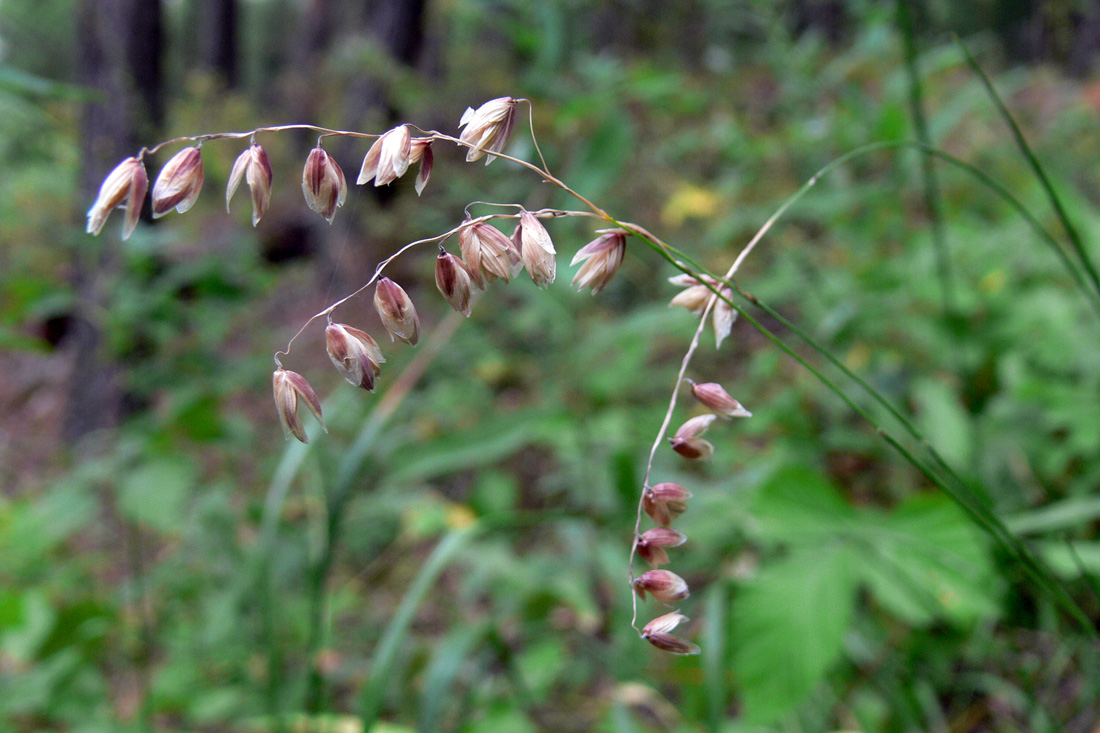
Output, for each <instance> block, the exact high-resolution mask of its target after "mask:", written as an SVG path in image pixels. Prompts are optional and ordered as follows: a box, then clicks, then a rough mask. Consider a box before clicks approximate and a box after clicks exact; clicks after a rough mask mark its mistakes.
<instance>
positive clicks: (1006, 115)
mask: <svg viewBox="0 0 1100 733" xmlns="http://www.w3.org/2000/svg"><path fill="white" fill-rule="evenodd" d="M955 43H956V44H958V46H959V49H960V50H961V51H962V53H963V56H965V57H966V62H967V63H968V64H970V68H972V69H973V70H974V73H976V74H977V75H978V78H979V79H980V80H981V82H982V86H983V87H985V90H986V92H987V93H988V94H989V98H990V99H991V100H992V101H993V105H994V106H995V107H996V108H997V112H999V113H1000V115H1001V118H1002V119H1004V121H1005V123H1006V124H1007V125H1008V127H1009V129H1010V130H1011V131H1012V137H1013V139H1015V141H1016V147H1018V148H1019V149H1020V153H1021V154H1022V155H1023V156H1024V158H1025V159H1026V160H1027V162H1028V164H1029V165H1030V166H1031V169H1032V170H1033V171H1034V172H1035V176H1036V178H1038V179H1039V183H1041V184H1042V186H1043V190H1044V191H1045V192H1046V195H1047V198H1048V199H1050V204H1051V206H1053V207H1054V213H1055V214H1057V215H1058V220H1059V221H1061V222H1062V228H1063V229H1065V230H1066V234H1067V235H1068V236H1069V240H1070V243H1071V244H1072V245H1073V250H1074V252H1075V253H1076V254H1077V259H1079V260H1080V261H1081V265H1082V266H1083V267H1084V268H1085V271H1086V272H1087V273H1088V275H1089V279H1090V280H1091V281H1092V287H1093V288H1095V290H1096V292H1097V293H1100V274H1098V273H1097V271H1096V268H1095V267H1094V266H1093V264H1092V260H1091V259H1090V258H1089V256H1088V253H1087V252H1086V251H1085V244H1084V241H1083V240H1082V239H1081V234H1080V233H1079V232H1078V231H1077V227H1075V226H1074V225H1073V222H1072V221H1070V218H1069V215H1068V214H1067V213H1066V209H1065V207H1064V206H1063V205H1062V199H1061V197H1060V196H1059V195H1058V193H1057V192H1056V191H1055V190H1054V186H1053V184H1051V182H1050V179H1049V178H1048V177H1047V174H1046V171H1045V170H1044V169H1043V166H1042V164H1041V163H1040V162H1039V159H1038V158H1037V157H1036V156H1035V153H1034V152H1033V151H1032V149H1031V146H1030V145H1028V143H1027V140H1026V139H1025V138H1024V134H1023V132H1021V130H1020V126H1019V125H1017V124H1016V120H1015V119H1014V118H1013V117H1012V113H1011V112H1009V111H1008V107H1007V106H1005V103H1004V100H1002V99H1001V96H1000V95H999V94H997V90H996V89H995V88H994V87H993V82H992V81H991V80H990V78H989V76H987V75H986V73H985V71H983V70H982V67H981V66H980V65H979V64H978V62H977V60H975V58H974V57H973V56H972V55H971V53H970V49H968V48H967V47H966V44H965V43H963V42H962V39H960V38H959V37H958V36H956V37H955Z"/></svg>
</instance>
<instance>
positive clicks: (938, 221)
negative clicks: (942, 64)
mask: <svg viewBox="0 0 1100 733" xmlns="http://www.w3.org/2000/svg"><path fill="white" fill-rule="evenodd" d="M897 5H898V25H899V26H901V35H902V39H903V41H904V43H905V72H906V76H907V77H908V79H909V112H910V114H911V115H912V117H913V129H914V130H915V132H916V134H917V140H919V141H920V143H921V144H922V145H924V146H926V147H931V146H932V145H931V138H930V137H929V135H928V122H927V120H926V119H925V116H924V90H923V88H922V86H921V81H920V71H919V69H918V68H917V37H916V35H917V34H916V29H915V27H914V24H913V13H912V10H913V8H911V7H910V6H911V5H912V6H915V9H919V8H920V5H919V3H917V2H915V1H914V0H898V3H897ZM921 178H922V180H923V183H924V205H925V206H926V207H927V209H928V219H929V220H930V221H931V223H932V244H933V246H934V247H935V249H936V271H937V272H938V274H939V279H940V289H941V290H942V291H943V310H944V314H945V315H948V316H949V315H951V314H953V313H955V311H956V307H955V302H956V299H955V288H954V284H953V281H952V278H951V259H950V257H949V256H948V253H947V231H946V228H945V227H944V223H943V202H942V199H941V196H940V185H939V180H938V179H937V177H936V168H935V166H934V165H932V156H931V155H929V154H928V153H927V152H925V153H923V154H922V155H921Z"/></svg>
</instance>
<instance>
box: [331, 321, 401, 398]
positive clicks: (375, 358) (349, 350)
mask: <svg viewBox="0 0 1100 733" xmlns="http://www.w3.org/2000/svg"><path fill="white" fill-rule="evenodd" d="M325 348H326V350H327V351H328V358H329V359H331V360H332V364H333V366H335V367H336V371H338V372H340V374H341V376H343V377H344V379H346V380H347V381H348V383H349V384H352V385H354V386H356V387H362V388H363V389H365V390H367V391H368V392H373V391H374V378H375V377H377V376H378V375H379V374H380V373H381V372H382V364H383V363H385V361H386V359H385V357H383V356H382V350H381V349H380V348H378V342H377V341H375V340H374V339H373V338H372V337H371V335H370V334H369V333H366V332H365V331H360V330H359V329H358V328H353V327H351V326H349V325H347V324H344V323H330V324H328V327H327V328H325Z"/></svg>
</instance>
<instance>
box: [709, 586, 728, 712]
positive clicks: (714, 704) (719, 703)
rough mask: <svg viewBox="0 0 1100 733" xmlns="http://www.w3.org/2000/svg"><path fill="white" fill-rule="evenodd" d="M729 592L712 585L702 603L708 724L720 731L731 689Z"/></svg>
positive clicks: (726, 588)
mask: <svg viewBox="0 0 1100 733" xmlns="http://www.w3.org/2000/svg"><path fill="white" fill-rule="evenodd" d="M728 594H729V588H728V587H727V585H726V583H724V582H721V581H720V582H717V583H713V584H712V585H711V586H710V588H708V589H707V594H706V598H705V599H704V601H703V619H704V623H706V632H705V635H704V642H703V685H704V689H705V690H706V700H707V720H708V721H709V722H710V729H711V730H718V729H719V728H721V726H722V721H723V720H725V718H726V701H727V699H728V696H729V688H728V685H727V684H726V624H727V621H726V617H727V615H728V609H727V606H728V602H727V598H728Z"/></svg>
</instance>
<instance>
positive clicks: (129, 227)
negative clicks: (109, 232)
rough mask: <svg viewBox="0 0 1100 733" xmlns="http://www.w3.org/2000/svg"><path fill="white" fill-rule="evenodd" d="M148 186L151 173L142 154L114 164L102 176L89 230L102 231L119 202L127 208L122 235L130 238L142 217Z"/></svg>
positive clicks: (119, 204) (90, 217)
mask: <svg viewBox="0 0 1100 733" xmlns="http://www.w3.org/2000/svg"><path fill="white" fill-rule="evenodd" d="M148 190H149V176H148V175H147V174H146V172H145V164H144V163H143V162H142V160H141V159H140V158H135V157H132V156H131V157H129V158H127V159H126V160H124V161H122V162H121V163H119V164H118V165H116V166H115V167H114V169H113V170H112V171H111V172H110V173H108V174H107V177H106V178H105V179H103V183H102V184H101V185H100V187H99V195H98V196H96V200H95V203H93V204H92V208H90V209H88V228H87V231H88V234H99V233H100V232H101V231H102V230H103V225H104V224H106V223H107V217H108V216H110V214H111V212H112V211H114V210H115V209H116V208H118V207H119V206H122V207H124V208H125V209H126V218H125V219H124V220H123V223H122V238H123V239H129V238H130V235H131V234H133V233H134V228H135V227H137V223H138V220H139V219H140V218H141V207H142V206H144V205H145V194H146V192H147V191H148Z"/></svg>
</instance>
